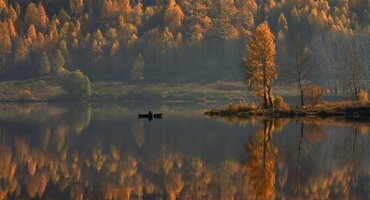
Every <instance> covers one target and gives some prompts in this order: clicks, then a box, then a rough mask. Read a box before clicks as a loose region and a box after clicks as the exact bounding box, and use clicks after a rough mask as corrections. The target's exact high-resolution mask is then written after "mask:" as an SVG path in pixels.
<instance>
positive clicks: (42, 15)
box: [37, 1, 49, 31]
mask: <svg viewBox="0 0 370 200" xmlns="http://www.w3.org/2000/svg"><path fill="white" fill-rule="evenodd" d="M37 10H38V12H39V21H40V27H39V28H41V29H42V30H43V31H46V29H47V28H48V25H49V18H48V16H47V14H46V12H45V9H44V6H43V5H42V3H41V1H40V2H39V4H38V5H37Z"/></svg>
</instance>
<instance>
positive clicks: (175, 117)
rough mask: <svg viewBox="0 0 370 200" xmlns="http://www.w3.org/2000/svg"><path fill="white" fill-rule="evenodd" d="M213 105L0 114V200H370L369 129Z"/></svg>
mask: <svg viewBox="0 0 370 200" xmlns="http://www.w3.org/2000/svg"><path fill="white" fill-rule="evenodd" d="M215 105H216V104H190V103H189V104H186V103H164V104H153V105H150V106H148V105H146V104H145V103H125V104H114V105H93V106H87V105H50V104H21V105H18V104H1V105H0V113H1V114H0V138H1V140H0V142H1V147H0V199H30V198H34V199H144V200H154V199H168V200H174V199H202V200H203V199H209V200H218V199H220V200H221V199H222V200H229V199H370V156H369V155H370V138H369V130H370V123H369V122H357V121H348V120H345V119H340V118H335V119H333V118H327V119H315V118H296V119H263V118H244V119H238V118H233V117H230V118H210V117H207V116H204V115H203V111H204V110H205V109H207V108H212V107H214V106H215ZM149 108H150V109H151V110H152V111H153V112H155V113H157V112H163V113H164V116H163V119H154V120H153V121H149V120H146V119H137V113H140V112H147V111H148V110H149Z"/></svg>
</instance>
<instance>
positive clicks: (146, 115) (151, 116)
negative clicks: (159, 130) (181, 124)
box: [138, 113, 163, 118]
mask: <svg viewBox="0 0 370 200" xmlns="http://www.w3.org/2000/svg"><path fill="white" fill-rule="evenodd" d="M162 115H163V114H162V113H159V114H152V115H149V114H138V117H139V118H162Z"/></svg>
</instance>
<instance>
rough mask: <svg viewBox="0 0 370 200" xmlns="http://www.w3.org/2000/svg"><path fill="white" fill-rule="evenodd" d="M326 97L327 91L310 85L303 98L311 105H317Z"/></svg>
mask: <svg viewBox="0 0 370 200" xmlns="http://www.w3.org/2000/svg"><path fill="white" fill-rule="evenodd" d="M324 96H325V89H324V88H323V87H321V86H319V85H310V86H308V87H307V88H306V89H305V90H304V91H303V97H304V98H305V100H306V101H307V102H308V103H309V104H311V105H316V104H318V103H319V102H321V101H322V98H323V97H324Z"/></svg>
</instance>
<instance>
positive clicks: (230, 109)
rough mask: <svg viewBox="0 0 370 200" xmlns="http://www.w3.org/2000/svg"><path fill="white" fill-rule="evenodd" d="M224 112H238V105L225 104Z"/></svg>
mask: <svg viewBox="0 0 370 200" xmlns="http://www.w3.org/2000/svg"><path fill="white" fill-rule="evenodd" d="M226 110H227V111H232V112H236V111H238V110H239V106H238V104H235V103H229V104H227V106H226Z"/></svg>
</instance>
